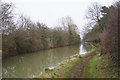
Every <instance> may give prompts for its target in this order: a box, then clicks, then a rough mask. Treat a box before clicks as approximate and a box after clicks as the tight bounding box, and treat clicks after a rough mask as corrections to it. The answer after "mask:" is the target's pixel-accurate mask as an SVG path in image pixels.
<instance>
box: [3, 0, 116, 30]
mask: <svg viewBox="0 0 120 80" xmlns="http://www.w3.org/2000/svg"><path fill="white" fill-rule="evenodd" d="M3 1H5V2H12V3H14V4H15V7H16V8H15V13H16V14H18V15H19V14H23V15H25V16H28V17H30V18H31V19H32V20H33V21H39V22H43V23H45V24H46V25H47V26H48V27H54V26H55V25H57V23H58V19H59V18H61V17H65V16H70V17H72V19H73V21H74V23H75V24H76V25H77V26H78V28H79V30H81V29H82V27H83V26H84V25H85V23H86V20H85V14H86V12H87V8H88V6H89V5H90V4H91V3H92V2H98V3H100V4H101V5H106V6H109V5H111V3H112V2H113V1H114V0H3Z"/></svg>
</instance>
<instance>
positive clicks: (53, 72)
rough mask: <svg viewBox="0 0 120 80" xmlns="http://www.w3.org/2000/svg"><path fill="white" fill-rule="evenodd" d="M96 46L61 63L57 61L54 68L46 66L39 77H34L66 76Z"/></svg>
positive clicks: (94, 49) (93, 50)
mask: <svg viewBox="0 0 120 80" xmlns="http://www.w3.org/2000/svg"><path fill="white" fill-rule="evenodd" d="M96 50H97V48H96V47H95V46H92V49H91V50H90V51H88V52H87V53H86V54H83V55H79V54H76V55H73V56H71V57H70V59H68V60H65V61H64V62H62V63H59V64H58V66H57V67H55V68H54V69H49V68H46V69H44V71H43V72H42V74H41V75H40V76H39V77H35V78H68V77H69V75H70V73H71V71H72V70H73V69H74V68H75V66H76V65H77V64H78V63H79V62H80V61H81V60H82V59H83V57H85V56H87V55H89V54H91V53H93V52H95V51H96Z"/></svg>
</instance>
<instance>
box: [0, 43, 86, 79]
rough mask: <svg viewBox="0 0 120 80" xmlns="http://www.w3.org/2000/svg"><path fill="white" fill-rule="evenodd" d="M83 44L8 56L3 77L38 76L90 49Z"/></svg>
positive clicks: (4, 64)
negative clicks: (48, 68) (49, 68)
mask: <svg viewBox="0 0 120 80" xmlns="http://www.w3.org/2000/svg"><path fill="white" fill-rule="evenodd" d="M81 46H82V47H81ZM81 46H80V45H74V46H67V47H61V48H54V49H49V50H44V51H40V52H37V53H30V54H22V55H17V56H13V57H10V58H7V59H5V60H3V63H2V64H3V67H2V69H3V70H2V71H3V73H2V75H3V78H32V77H33V76H38V75H40V73H41V72H42V71H43V69H44V68H47V67H55V66H56V65H57V64H58V63H59V62H62V61H64V60H66V59H68V58H69V57H70V56H72V55H74V54H83V53H85V52H87V51H88V49H87V47H85V46H84V45H81Z"/></svg>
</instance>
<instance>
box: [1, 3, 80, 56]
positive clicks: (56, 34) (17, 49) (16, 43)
mask: <svg viewBox="0 0 120 80" xmlns="http://www.w3.org/2000/svg"><path fill="white" fill-rule="evenodd" d="M1 8H2V9H1V10H2V13H1V14H0V19H1V20H2V22H1V23H2V27H1V29H2V33H0V34H2V51H3V52H2V56H3V58H4V57H8V56H11V55H16V54H23V53H31V52H36V51H40V50H43V49H49V48H56V47H62V46H68V45H74V44H78V43H80V35H78V32H77V26H76V25H75V24H74V23H73V21H72V19H71V17H64V18H61V19H60V25H59V26H57V27H55V28H53V29H51V28H48V27H47V26H46V25H45V24H44V23H40V22H33V21H32V20H31V19H30V18H29V17H25V16H23V15H21V16H20V17H19V18H18V20H17V21H16V22H15V20H14V14H13V8H14V5H13V4H12V3H4V2H2V4H1Z"/></svg>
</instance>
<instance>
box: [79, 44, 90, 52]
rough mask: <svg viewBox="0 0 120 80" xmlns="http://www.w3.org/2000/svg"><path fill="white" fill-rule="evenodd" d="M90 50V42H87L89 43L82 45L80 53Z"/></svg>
mask: <svg viewBox="0 0 120 80" xmlns="http://www.w3.org/2000/svg"><path fill="white" fill-rule="evenodd" d="M89 50H90V44H87V43H84V44H83V43H82V44H81V45H80V53H79V54H85V53H86V52H87V51H89Z"/></svg>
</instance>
